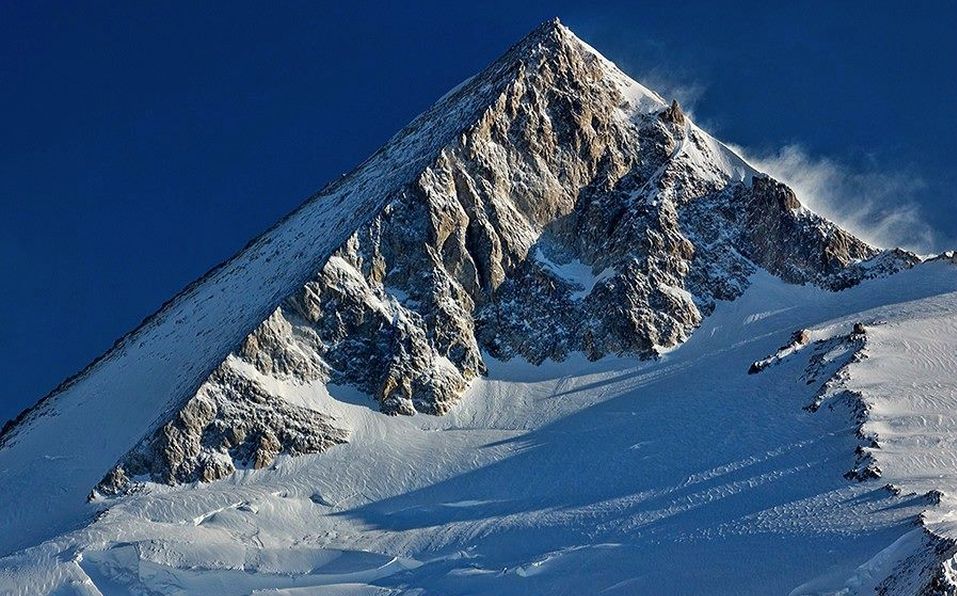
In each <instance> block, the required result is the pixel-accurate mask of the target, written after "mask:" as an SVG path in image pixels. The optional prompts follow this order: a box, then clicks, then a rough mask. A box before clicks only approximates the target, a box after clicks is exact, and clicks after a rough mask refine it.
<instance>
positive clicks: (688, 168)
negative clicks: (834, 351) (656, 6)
mask: <svg viewBox="0 0 957 596" xmlns="http://www.w3.org/2000/svg"><path fill="white" fill-rule="evenodd" d="M464 92H470V93H485V94H488V98H487V108H486V109H485V110H484V112H483V113H482V115H481V116H480V117H479V119H478V120H477V121H473V122H462V123H461V134H460V135H459V136H458V139H457V141H456V142H454V143H452V144H450V145H448V146H446V147H444V148H443V149H442V150H441V152H440V153H439V155H438V156H437V157H436V158H434V159H431V158H428V157H427V156H426V157H425V158H424V159H423V163H422V168H421V174H420V175H418V176H417V177H416V178H415V180H414V181H413V182H412V183H411V184H409V185H407V186H406V187H404V188H401V189H398V190H397V191H396V192H395V193H394V194H393V195H392V196H393V198H392V199H391V200H390V201H389V202H388V204H387V206H386V207H385V208H384V209H383V210H382V211H381V212H380V213H378V215H376V216H375V218H374V219H373V220H372V221H371V222H370V223H368V224H366V225H364V226H362V227H361V228H359V229H358V230H356V231H355V233H354V234H353V235H352V237H351V238H350V239H349V240H348V241H347V242H346V243H345V245H343V246H342V247H341V248H340V249H339V250H338V252H337V253H336V255H335V256H334V257H333V258H331V259H330V260H329V261H328V262H327V263H326V264H325V266H324V267H322V269H321V270H320V271H318V272H317V273H316V275H315V277H314V278H313V279H312V280H311V281H309V282H308V283H306V284H305V285H304V286H303V287H302V288H301V289H300V290H299V291H297V292H295V293H294V294H293V295H292V296H289V297H288V298H287V299H286V300H285V301H284V302H283V303H282V304H281V305H280V306H279V307H278V308H277V309H276V310H275V312H273V313H272V315H271V316H270V317H269V318H268V319H267V320H265V321H264V322H263V323H262V324H261V325H260V326H259V327H258V328H257V329H256V330H255V331H254V332H253V333H252V334H251V335H249V336H248V337H247V338H246V340H245V341H244V342H243V344H242V346H240V347H238V348H237V349H236V351H235V352H234V354H232V355H231V356H230V357H229V359H228V360H227V361H226V362H225V363H224V364H223V366H221V367H220V368H219V369H217V371H216V372H215V373H214V374H213V375H212V376H211V377H210V378H209V379H208V380H207V381H206V383H204V384H203V386H202V387H201V388H200V389H199V391H198V392H197V393H196V395H195V396H194V397H193V398H192V399H191V400H189V401H188V402H187V403H186V405H185V406H184V407H183V409H182V410H181V411H179V412H177V413H176V414H175V415H174V416H173V418H172V419H171V420H170V421H169V422H167V423H166V424H165V425H163V426H162V427H161V428H160V429H158V430H157V431H156V433H155V434H154V435H153V436H151V437H149V438H147V439H145V440H144V443H143V444H142V445H141V446H140V447H138V448H137V449H135V450H134V451H133V452H131V453H130V454H129V455H128V456H127V457H126V458H125V459H124V460H123V461H122V462H121V463H120V464H119V466H118V468H117V470H115V471H114V472H111V473H110V475H108V476H107V478H106V479H105V480H104V485H102V487H101V488H102V489H103V490H104V491H107V492H108V491H110V490H115V488H110V487H111V486H112V485H115V484H117V483H119V484H123V483H124V482H125V480H124V479H125V478H127V477H130V476H140V475H144V474H146V475H149V476H150V477H151V478H153V479H154V480H159V481H163V482H187V481H194V480H212V479H215V478H220V477H222V476H224V475H226V474H228V473H230V472H231V471H232V470H233V469H234V467H235V466H237V465H252V466H255V467H261V466H263V465H268V464H269V463H270V462H271V461H272V460H273V458H275V456H276V455H277V454H278V453H290V454H296V453H311V452H316V451H321V450H322V449H324V448H326V447H328V446H329V445H332V444H335V443H336V442H340V441H342V440H344V433H343V432H342V431H339V430H337V429H335V428H334V427H333V426H331V421H329V420H328V419H326V418H324V417H323V416H322V415H321V414H319V413H318V412H314V411H312V410H306V409H304V408H299V407H296V406H292V405H290V404H289V403H288V402H285V401H284V400H283V399H282V398H281V397H279V396H272V395H270V394H269V393H268V392H266V391H264V390H263V389H262V387H261V386H260V385H259V384H258V383H257V382H256V380H255V378H254V377H255V376H256V375H264V376H266V377H273V378H275V379H279V380H283V381H293V382H298V383H310V382H320V381H331V382H334V383H338V384H349V385H353V386H355V387H357V388H359V389H361V390H363V391H364V392H367V393H368V394H370V395H372V396H373V397H374V398H375V399H376V400H378V404H379V407H380V408H381V409H382V410H383V411H384V412H387V413H390V414H413V413H415V412H423V413H428V414H443V413H445V412H446V411H448V409H449V408H450V407H451V406H452V405H453V404H454V403H455V401H456V400H457V399H458V398H459V396H460V395H461V394H462V392H463V391H464V390H465V388H466V387H467V385H468V382H469V381H470V380H471V379H473V378H474V377H476V376H477V375H480V374H482V373H483V371H484V369H485V365H484V363H483V352H485V353H487V354H490V355H491V356H492V357H495V358H500V359H509V358H513V357H520V358H524V359H527V360H529V361H530V362H533V363H540V362H542V361H544V360H546V359H554V360H563V359H564V358H566V357H567V356H568V355H569V354H570V353H572V352H584V353H585V354H586V355H587V356H588V357H589V358H593V359H597V358H600V357H602V356H604V355H608V354H619V355H621V354H626V355H633V356H637V357H640V358H648V357H655V356H656V355H657V353H658V351H659V350H660V349H662V348H668V347H672V346H674V345H676V344H678V343H680V342H682V341H684V340H685V339H686V338H687V337H688V336H689V334H690V333H691V332H692V331H693V330H694V329H695V328H696V327H697V326H698V324H699V323H700V321H701V319H702V317H703V316H706V315H707V314H709V313H710V312H711V311H712V310H713V308H714V306H715V303H716V301H718V300H733V299H735V298H736V297H738V296H739V295H740V294H741V293H742V292H743V291H744V290H745V288H746V287H747V286H748V283H749V282H748V278H749V276H750V275H751V274H752V273H754V272H755V271H756V269H757V268H758V267H762V268H764V269H767V270H768V271H770V272H771V273H773V274H775V275H777V276H779V277H781V278H782V279H784V280H786V281H788V282H791V283H798V284H803V283H814V284H818V285H821V286H823V287H826V288H831V289H839V288H842V287H847V286H849V285H853V284H854V283H857V282H859V281H860V280H861V279H864V278H866V277H868V276H871V275H877V274H883V273H886V272H891V271H895V270H897V269H900V268H903V267H907V266H910V265H911V264H913V263H914V262H916V257H913V256H912V255H908V254H907V253H900V254H897V253H881V252H880V251H878V250H877V249H875V248H873V247H871V246H869V245H867V244H865V243H864V242H862V241H860V240H858V239H856V238H854V237H853V236H851V235H849V234H847V233H846V232H844V231H842V230H840V229H839V228H837V227H836V226H834V225H833V224H831V223H830V222H827V221H826V220H824V219H822V218H820V217H818V216H817V215H815V214H813V213H811V212H810V211H808V210H806V209H804V208H803V207H802V206H801V204H800V202H799V201H798V199H797V197H795V195H794V193H793V192H792V191H791V190H790V189H788V188H787V187H786V186H784V185H783V184H781V183H779V182H777V181H775V180H773V179H771V178H769V177H767V176H764V175H761V174H759V173H757V172H755V171H754V170H753V169H752V168H751V167H750V166H748V165H747V164H746V163H745V162H743V161H742V160H741V159H740V158H739V157H737V156H736V155H734V154H733V153H732V152H731V151H730V150H728V149H727V148H726V147H725V146H723V145H722V144H720V143H719V142H717V141H715V140H714V139H713V138H711V137H710V136H708V135H707V134H706V133H704V132H703V131H701V130H700V129H698V128H697V127H696V126H694V124H692V123H691V122H690V121H689V120H688V118H687V117H686V116H685V115H684V114H683V112H682V111H681V109H680V107H679V106H678V104H677V102H673V103H672V104H671V105H670V106H668V105H667V104H666V103H665V102H664V101H663V100H661V98H660V97H658V96H657V95H656V94H654V93H653V92H650V91H648V90H647V89H645V88H643V87H641V86H640V85H638V84H637V83H635V82H634V81H631V80H630V79H628V78H627V77H626V76H625V75H623V74H622V73H621V72H620V71H619V70H618V69H617V68H615V67H614V66H613V65H612V64H610V63H609V62H607V61H606V60H604V59H603V58H601V57H600V56H599V55H597V54H596V53H594V51H593V50H591V49H590V48H589V47H588V46H586V45H585V44H583V43H582V42H580V41H579V40H578V39H577V38H575V37H574V36H573V35H572V34H571V33H570V32H569V31H568V30H567V29H565V28H564V27H562V26H561V25H559V24H557V22H553V23H547V24H545V25H543V26H542V27H540V28H539V29H538V30H536V31H535V32H533V33H532V34H531V35H529V37H527V38H526V39H525V40H523V41H522V42H521V43H519V44H518V45H517V46H515V47H514V48H513V49H512V50H510V52H509V53H508V54H506V55H505V56H504V57H503V58H502V59H500V60H499V61H497V62H496V63H495V64H493V65H492V66H491V67H489V69H488V70H486V71H485V72H484V73H482V74H480V75H478V76H477V77H474V78H473V79H471V80H470V81H469V82H468V83H467V85H466V86H465V87H463V90H459V91H457V93H464ZM383 150H384V151H388V150H389V147H388V146H387V147H386V148H384V149H383ZM862 263H870V264H862ZM237 363H245V364H248V365H251V366H249V367H245V368H244V367H242V366H239V365H238V364H237ZM253 369H255V371H256V373H255V374H252V373H251V372H250V371H251V370H253ZM118 479H119V480H118Z"/></svg>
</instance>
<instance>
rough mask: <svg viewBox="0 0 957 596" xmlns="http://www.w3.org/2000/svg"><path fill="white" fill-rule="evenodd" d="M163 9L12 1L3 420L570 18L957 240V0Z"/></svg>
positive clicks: (722, 125)
mask: <svg viewBox="0 0 957 596" xmlns="http://www.w3.org/2000/svg"><path fill="white" fill-rule="evenodd" d="M145 4H146V3H126V2H117V3H113V4H105V3H104V4H99V3H65V2H32V1H30V2H28V1H26V0H23V1H21V2H12V1H8V2H3V3H0V139H2V142H3V148H2V151H0V274H2V280H3V281H2V282H0V283H2V285H0V289H2V292H0V354H2V357H0V379H2V380H0V420H2V419H3V418H6V417H10V416H13V415H14V414H15V413H16V412H17V411H19V410H20V409H22V408H23V407H25V406H27V405H29V404H31V403H32V402H34V401H35V400H36V399H38V398H39V397H40V396H41V395H42V394H43V393H45V392H46V391H48V390H49V389H51V388H52V387H53V386H54V385H56V384H57V382H59V381H60V380H61V379H62V378H63V377H65V376H67V375H69V374H71V373H73V372H75V371H76V370H77V369H79V368H81V367H82V366H83V365H85V364H86V363H87V362H88V361H90V360H91V359H92V358H93V357H95V356H97V355H98V354H99V353H101V352H102V351H104V350H105V349H106V348H107V347H109V346H110V344H111V343H112V342H113V340H114V339H116V338H117V337H118V336H120V335H122V334H123V333H124V332H126V331H128V330H129V329H131V328H132V327H134V326H135V325H136V324H137V323H138V322H139V321H140V320H141V319H142V318H143V317H144V316H146V315H148V314H149V313H151V312H152V311H154V310H155V309H156V308H157V307H158V306H159V305H160V304H161V303H162V302H163V301H164V300H165V299H167V298H168V297H170V296H171V295H172V294H174V293H175V292H176V291H178V290H179V289H180V288H182V287H183V286H184V285H186V284H187V283H188V282H190V281H191V280H193V279H194V278H196V277H198V276H199V275H201V274H202V273H203V272H204V271H206V270H207V269H208V268H210V267H211V266H212V265H214V264H216V263H218V262H219V261H221V260H223V259H225V258H227V257H228V256H230V255H231V254H232V253H234V252H235V251H236V250H238V249H239V248H241V247H242V246H243V245H244V244H245V242H246V241H247V240H249V239H250V238H251V237H253V236H254V235H256V234H257V233H259V232H260V231H262V230H263V229H265V228H266V227H268V226H269V225H270V224H271V223H272V222H273V221H274V220H276V219H277V218H278V217H280V216H281V215H283V214H284V213H286V212H288V211H289V210H291V209H292V208H294V207H295V206H296V205H298V204H299V202H300V201H301V200H302V199H303V198H304V197H306V196H307V195H309V194H310V193H311V192H313V191H315V190H317V189H318V188H319V187H321V186H322V185H323V184H324V183H325V182H326V181H328V180H329V179H331V178H333V177H335V176H337V175H339V174H341V173H343V172H345V171H347V170H349V169H350V168H351V167H352V166H354V165H356V164H357V163H358V162H359V161H361V160H362V159H364V158H365V157H366V156H368V155H369V154H370V153H371V152H372V151H373V150H375V149H376V148H377V147H378V146H379V145H380V144H381V143H382V142H384V141H385V140H386V139H388V138H389V137H390V136H391V135H392V134H393V133H394V132H395V131H396V130H397V129H399V128H400V127H401V126H403V125H404V124H405V123H406V122H408V121H409V120H410V119H411V118H412V117H413V116H415V115H416V114H417V113H419V112H421V111H422V110H423V109H425V108H426V107H428V106H429V105H430V104H431V103H432V102H433V101H434V100H435V99H436V98H438V97H439V96H441V95H442V94H443V93H444V92H445V91H446V90H448V89H449V88H450V87H452V86H453V85H455V84H456V83H458V82H459V81H460V80H462V79H463V78H465V77H467V76H469V75H471V74H473V73H475V72H476V71H478V70H480V69H481V68H483V67H484V66H485V65H486V64H487V63H488V62H490V61H491V60H492V59H494V58H495V57H496V56H497V55H499V54H500V53H501V52H503V51H504V50H505V49H506V48H507V47H508V46H509V45H511V44H512V43H513V42H515V41H517V40H518V39H519V38H520V37H522V36H523V35H524V34H525V33H526V32H527V31H528V30H530V29H531V28H533V27H534V26H535V25H536V24H537V23H539V22H540V21H543V20H545V19H547V18H550V17H552V16H556V15H557V16H560V17H561V18H562V20H563V21H564V22H565V23H566V24H567V25H569V26H570V27H571V28H572V29H573V30H574V31H575V32H576V33H578V35H579V36H580V37H582V38H583V39H585V40H586V41H588V42H589V43H591V44H592V45H593V46H595V47H596V48H598V49H599V50H601V51H602V52H603V53H604V54H605V55H606V56H608V57H609V58H611V59H612V60H614V61H616V62H618V63H619V65H621V66H622V67H623V69H624V70H625V71H626V72H628V73H629V74H631V75H632V76H634V77H636V78H638V79H639V80H642V81H644V82H647V83H650V84H651V86H656V85H657V86H659V87H663V89H660V90H662V91H664V92H665V94H666V95H677V96H678V97H679V99H683V100H685V102H686V103H690V104H692V108H693V112H694V115H695V117H696V119H697V120H698V121H699V122H701V123H704V124H705V125H706V126H707V127H708V128H710V129H711V131H712V132H714V133H715V134H716V135H717V136H719V137H721V138H723V139H726V140H730V141H733V142H734V143H737V144H739V145H742V146H744V147H747V148H749V149H751V150H753V151H755V152H758V153H770V152H773V151H775V150H776V149H778V148H780V147H783V146H786V145H794V144H797V145H800V147H801V148H802V151H803V153H802V155H806V156H808V159H809V160H811V161H812V162H815V161H816V160H820V159H828V160H831V162H829V163H831V164H832V165H833V164H840V167H839V170H840V171H841V172H846V173H848V174H847V175H848V176H850V177H851V179H852V180H853V181H856V182H857V183H860V184H857V185H856V186H855V185H851V186H853V187H854V188H874V187H875V185H876V186H880V187H882V188H885V190H886V189H888V188H889V189H890V190H889V191H888V192H884V193H883V196H882V198H881V201H884V202H885V203H886V202H888V201H889V202H891V203H893V202H895V201H897V200H898V199H897V198H896V194H895V193H898V192H900V194H901V197H900V199H899V200H900V201H901V202H902V203H903V202H913V203H915V204H916V205H917V209H916V213H917V214H918V215H919V216H920V217H922V218H923V219H924V220H925V221H927V222H929V224H930V226H931V227H932V228H933V231H934V232H935V240H934V244H935V245H936V246H934V247H933V248H938V249H943V248H945V247H946V246H947V245H948V242H949V240H948V239H951V238H957V217H955V215H954V214H953V211H952V206H953V205H954V198H955V183H957V178H955V175H954V172H953V166H952V164H953V160H954V155H955V153H957V116H955V109H954V106H955V105H957V76H955V75H957V36H955V35H954V32H953V31H954V26H955V24H957V8H955V4H954V3H944V2H941V3H938V4H937V5H934V4H929V3H927V4H925V3H922V2H908V3H899V2H886V3H885V2H869V3H850V2H848V3H842V2H820V3H805V2H798V3H778V2H774V3H767V2H754V3H749V2H735V3H727V6H719V5H720V4H722V3H719V2H714V1H706V2H700V3H695V2H689V3H684V4H683V3H680V2H673V1H671V2H634V3H632V2H618V3H607V4H606V5H605V6H603V7H598V6H592V7H588V6H585V5H584V3H581V2H553V3H547V4H545V3H536V2H483V3H476V4H478V5H479V6H477V7H474V8H471V7H470V8H463V7H455V6H452V5H450V3H447V2H414V3H389V4H382V5H379V4H376V3H369V4H361V3H356V2H349V3H346V2H342V3H336V6H334V7H325V6H323V5H322V4H323V3H309V2H296V3H286V4H284V5H282V6H281V7H279V6H277V5H276V4H275V3H263V2H249V3H243V2H239V3H236V2H230V3H225V2H224V3H174V4H175V5H174V6H153V7H146V6H134V5H145ZM155 4H164V3H155ZM196 4H202V7H199V8H197V7H196V6H195V5H196ZM329 4H332V3H329ZM766 4H772V5H775V6H774V7H773V8H769V7H767V6H765V5H766ZM785 4H787V5H788V6H784V5H785ZM832 174H833V172H832ZM841 175H842V176H843V175H844V174H841ZM827 180H829V179H827V178H826V179H825V181H827ZM888 180H889V181H890V182H887V181H888ZM901 180H904V181H905V183H903V184H899V183H900V181H901ZM909 180H920V181H922V183H921V184H915V185H911V184H908V183H906V181H909ZM862 181H863V182H862ZM894 181H896V182H894ZM894 184H899V188H898V187H897V186H894ZM905 195H906V196H905ZM839 199H840V200H844V199H843V197H839ZM859 200H861V197H849V198H847V201H848V205H849V207H848V208H849V209H851V208H857V203H855V201H859ZM839 206H840V205H839ZM883 207H887V205H883ZM902 241H905V242H906V239H904V240H902Z"/></svg>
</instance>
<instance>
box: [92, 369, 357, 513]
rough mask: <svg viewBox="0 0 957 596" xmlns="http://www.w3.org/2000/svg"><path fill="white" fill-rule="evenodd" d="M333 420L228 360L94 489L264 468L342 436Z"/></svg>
mask: <svg viewBox="0 0 957 596" xmlns="http://www.w3.org/2000/svg"><path fill="white" fill-rule="evenodd" d="M332 423H333V420H332V419H331V418H329V417H327V416H324V415H321V414H319V413H317V412H314V411H311V410H307V409H306V408H301V407H298V406H294V405H292V404H290V403H289V402H287V401H285V400H284V399H282V398H281V397H278V396H274V395H270V394H269V393H268V392H267V391H265V390H264V389H263V388H262V387H261V386H259V384H258V383H256V382H255V381H253V380H250V379H248V378H246V377H244V376H243V375H242V374H241V373H240V372H238V371H237V370H236V369H235V368H234V367H233V363H232V362H230V361H227V362H225V363H223V365H222V366H220V367H219V368H218V369H217V370H216V372H214V373H213V374H212V375H211V376H210V378H209V380H208V381H207V382H206V383H204V384H203V386H202V387H201V388H200V389H199V391H198V392H197V393H196V395H195V396H193V398H192V399H190V400H189V401H188V402H187V403H186V405H185V406H184V407H183V408H182V409H181V410H180V411H179V412H177V413H176V415H175V417H174V418H173V419H172V420H170V421H169V422H167V423H166V424H164V425H163V426H162V427H160V428H159V429H157V430H156V432H155V433H154V434H153V435H152V436H151V437H149V438H148V439H146V440H145V441H144V442H143V443H141V444H140V445H139V446H138V447H137V448H136V449H134V450H133V451H132V452H130V453H129V454H128V455H127V456H126V458H125V459H124V460H123V462H122V463H121V464H120V465H118V466H117V467H116V468H114V469H113V470H111V471H110V473H109V474H107V475H106V477H105V478H104V479H103V480H102V481H101V482H100V484H99V485H98V486H97V488H96V492H99V493H100V494H103V495H115V494H119V493H122V492H126V491H127V490H129V489H130V488H131V480H132V479H134V478H136V477H148V478H150V479H152V480H154V481H157V482H164V483H167V484H180V483H185V482H196V481H203V482H209V481H212V480H218V479H219V478H223V477H225V476H228V475H229V474H232V473H233V472H234V471H235V470H236V468H237V467H250V468H257V469H258V468H264V467H267V466H269V465H271V464H272V463H273V461H274V460H275V459H276V456H277V455H278V454H279V453H287V454H290V455H302V454H306V453H318V452H320V451H324V450H325V449H328V448H329V447H331V446H333V445H336V444H339V443H343V442H345V441H346V438H347V433H346V432H345V431H343V430H341V429H338V428H336V427H335V426H333V424H332ZM93 496H95V493H94V495H93Z"/></svg>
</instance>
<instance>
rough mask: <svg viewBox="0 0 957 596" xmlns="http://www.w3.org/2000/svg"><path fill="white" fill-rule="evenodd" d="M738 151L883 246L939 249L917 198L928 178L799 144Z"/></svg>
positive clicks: (816, 206)
mask: <svg viewBox="0 0 957 596" xmlns="http://www.w3.org/2000/svg"><path fill="white" fill-rule="evenodd" d="M735 151H737V152H738V153H739V154H741V155H744V156H745V158H746V159H747V160H748V161H749V162H750V163H751V164H752V165H754V166H755V167H756V168H757V169H759V170H761V171H763V172H767V173H768V174H770V175H772V176H774V177H775V178H777V179H778V180H781V181H782V182H784V183H785V184H787V185H788V186H790V187H791V188H792V189H794V192H795V193H796V194H797V196H798V197H799V198H800V199H801V202H803V203H804V204H805V205H807V206H808V207H809V208H810V209H813V210H814V211H816V212H817V213H819V214H821V215H823V216H824V217H826V218H828V219H830V220H832V221H835V222H837V223H838V224H840V225H841V226H842V227H844V228H845V229H846V230H848V231H849V232H851V233H853V234H854V235H855V236H858V237H859V238H863V239H864V240H867V241H868V242H870V243H872V244H875V245H877V246H881V247H892V246H901V247H904V248H908V249H911V250H916V251H918V252H931V251H932V250H933V249H934V248H936V244H937V239H936V238H935V235H934V230H933V228H932V227H931V226H930V225H929V224H928V223H927V222H926V221H925V220H924V218H923V216H922V214H921V211H920V208H919V206H918V204H917V203H916V202H915V201H914V199H913V197H914V194H915V193H916V192H918V191H920V190H921V189H923V188H924V187H925V183H924V181H923V180H921V179H920V178H919V177H917V176H914V175H913V174H911V173H907V174H905V173H902V172H892V171H883V170H877V169H873V170H861V169H855V168H853V167H852V166H849V165H847V164H843V163H840V162H838V161H835V160H833V159H829V158H820V157H813V156H811V155H809V154H808V152H807V151H805V150H804V149H803V148H801V147H800V146H799V145H787V146H785V147H783V148H782V149H780V150H779V151H777V152H775V153H771V154H766V155H755V154H752V153H751V152H749V151H748V150H746V149H742V148H741V147H735Z"/></svg>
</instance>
